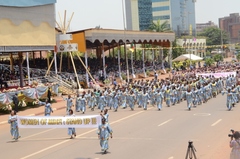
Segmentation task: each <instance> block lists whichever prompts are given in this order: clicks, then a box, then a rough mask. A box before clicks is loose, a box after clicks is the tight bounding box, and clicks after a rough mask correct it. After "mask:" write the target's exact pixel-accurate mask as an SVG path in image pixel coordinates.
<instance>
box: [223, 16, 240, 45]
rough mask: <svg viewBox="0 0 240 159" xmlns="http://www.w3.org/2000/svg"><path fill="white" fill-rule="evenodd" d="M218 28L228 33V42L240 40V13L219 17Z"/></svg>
mask: <svg viewBox="0 0 240 159" xmlns="http://www.w3.org/2000/svg"><path fill="white" fill-rule="evenodd" d="M219 28H220V29H221V30H224V31H226V32H227V33H228V35H229V40H230V43H238V42H240V15H239V13H233V14H230V15H229V16H227V17H223V18H219Z"/></svg>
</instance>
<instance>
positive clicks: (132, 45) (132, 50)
mask: <svg viewBox="0 0 240 159" xmlns="http://www.w3.org/2000/svg"><path fill="white" fill-rule="evenodd" d="M129 50H130V51H131V52H134V44H133V43H131V47H130V49H129Z"/></svg>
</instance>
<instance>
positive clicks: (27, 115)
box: [27, 114, 35, 116]
mask: <svg viewBox="0 0 240 159" xmlns="http://www.w3.org/2000/svg"><path fill="white" fill-rule="evenodd" d="M27 116H35V114H29V115H27Z"/></svg>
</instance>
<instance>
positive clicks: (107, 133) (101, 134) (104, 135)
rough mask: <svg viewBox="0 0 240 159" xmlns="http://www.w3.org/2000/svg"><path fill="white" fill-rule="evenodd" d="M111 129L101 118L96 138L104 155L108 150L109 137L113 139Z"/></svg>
mask: <svg viewBox="0 0 240 159" xmlns="http://www.w3.org/2000/svg"><path fill="white" fill-rule="evenodd" d="M112 133H113V131H112V129H111V128H110V126H109V124H108V123H107V122H106V119H105V118H102V124H101V125H99V126H98V133H97V134H98V138H99V139H100V146H101V150H102V152H103V153H104V154H106V153H107V150H108V148H109V145H108V140H109V137H111V138H112V137H113V136H112Z"/></svg>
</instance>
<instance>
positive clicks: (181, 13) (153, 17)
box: [125, 0, 196, 36]
mask: <svg viewBox="0 0 240 159" xmlns="http://www.w3.org/2000/svg"><path fill="white" fill-rule="evenodd" d="M195 2H196V0H125V7H126V19H127V30H146V29H148V28H149V26H150V25H151V23H152V21H154V22H156V21H158V20H160V21H168V24H169V27H170V28H171V29H172V30H173V31H174V32H175V33H176V35H177V36H182V35H196V23H195Z"/></svg>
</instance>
